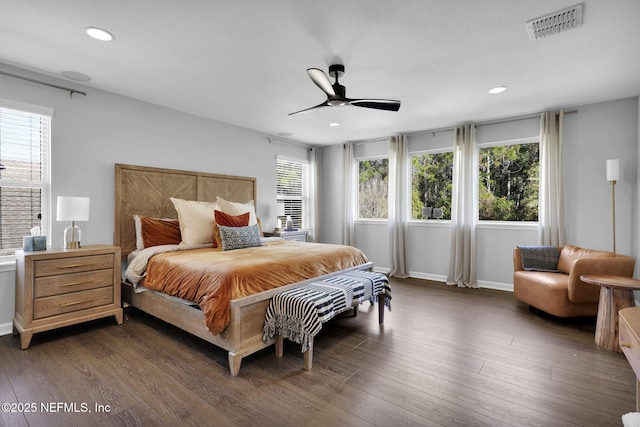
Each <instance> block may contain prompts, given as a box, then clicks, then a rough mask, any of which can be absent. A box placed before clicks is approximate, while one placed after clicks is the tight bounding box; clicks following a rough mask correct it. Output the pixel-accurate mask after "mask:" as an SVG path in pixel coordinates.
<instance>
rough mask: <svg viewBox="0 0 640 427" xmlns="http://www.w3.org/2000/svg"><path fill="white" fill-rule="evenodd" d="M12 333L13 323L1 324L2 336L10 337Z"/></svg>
mask: <svg viewBox="0 0 640 427" xmlns="http://www.w3.org/2000/svg"><path fill="white" fill-rule="evenodd" d="M11 333H13V323H12V322H9V323H2V324H0V336H2V335H9V334H11Z"/></svg>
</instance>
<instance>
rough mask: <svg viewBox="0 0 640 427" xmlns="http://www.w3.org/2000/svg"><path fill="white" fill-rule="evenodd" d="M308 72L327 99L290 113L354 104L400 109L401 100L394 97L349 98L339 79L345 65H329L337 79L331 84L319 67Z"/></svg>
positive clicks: (383, 108)
mask: <svg viewBox="0 0 640 427" xmlns="http://www.w3.org/2000/svg"><path fill="white" fill-rule="evenodd" d="M307 74H308V75H309V78H310V79H311V81H313V82H314V83H315V84H316V86H318V87H319V88H320V89H321V90H322V91H323V92H324V93H325V94H326V95H327V100H326V101H324V102H323V103H322V104H318V105H316V106H313V107H311V108H306V109H304V110H300V111H295V112H293V113H289V115H290V116H291V115H293V114H298V113H304V112H308V111H311V110H314V109H316V108H321V107H342V106H345V105H352V106H354V107H364V108H372V109H375V110H386V111H398V110H399V109H400V101H397V100H394V99H351V98H347V91H346V88H345V87H344V86H343V85H341V84H340V82H339V81H338V79H339V78H340V77H342V75H343V74H344V65H342V64H333V65H331V66H330V67H329V74H330V75H331V76H332V77H333V78H334V79H335V82H334V83H333V84H331V82H330V81H329V78H328V77H327V75H326V74H325V73H324V71H322V70H320V69H319V68H308V69H307Z"/></svg>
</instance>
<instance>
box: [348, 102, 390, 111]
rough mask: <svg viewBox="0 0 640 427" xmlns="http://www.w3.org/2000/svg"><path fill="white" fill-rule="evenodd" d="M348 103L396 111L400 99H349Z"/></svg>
mask: <svg viewBox="0 0 640 427" xmlns="http://www.w3.org/2000/svg"><path fill="white" fill-rule="evenodd" d="M349 104H351V105H354V106H356V107H364V108H374V109H376V110H387V111H398V110H399V109H400V101H396V100H394V99H350V100H349Z"/></svg>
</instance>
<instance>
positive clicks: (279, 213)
mask: <svg viewBox="0 0 640 427" xmlns="http://www.w3.org/2000/svg"><path fill="white" fill-rule="evenodd" d="M276 216H284V203H276Z"/></svg>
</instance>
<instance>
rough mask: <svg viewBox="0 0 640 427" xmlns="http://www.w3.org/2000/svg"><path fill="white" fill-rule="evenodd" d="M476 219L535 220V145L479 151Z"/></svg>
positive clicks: (537, 153)
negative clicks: (478, 193)
mask: <svg viewBox="0 0 640 427" xmlns="http://www.w3.org/2000/svg"><path fill="white" fill-rule="evenodd" d="M478 167H479V172H480V176H479V186H480V188H479V190H480V201H479V202H480V203H479V204H480V209H479V215H478V218H479V219H481V220H493V221H537V220H538V183H539V179H538V176H539V170H540V161H539V146H538V144H537V143H529V144H515V145H506V146H498V147H489V148H482V149H480V154H479V158H478Z"/></svg>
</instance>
